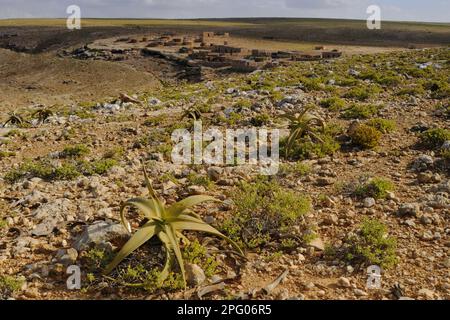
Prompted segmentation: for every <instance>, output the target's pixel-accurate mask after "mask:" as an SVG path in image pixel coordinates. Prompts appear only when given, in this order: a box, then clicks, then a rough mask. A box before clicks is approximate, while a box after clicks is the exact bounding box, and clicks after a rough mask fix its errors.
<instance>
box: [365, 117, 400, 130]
mask: <svg viewBox="0 0 450 320" xmlns="http://www.w3.org/2000/svg"><path fill="white" fill-rule="evenodd" d="M366 124H367V125H368V126H370V127H374V128H375V129H377V130H378V131H380V132H381V133H391V132H393V131H394V130H395V128H396V124H395V121H393V120H387V119H381V118H375V119H371V120H369V121H367V122H366Z"/></svg>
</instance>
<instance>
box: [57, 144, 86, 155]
mask: <svg viewBox="0 0 450 320" xmlns="http://www.w3.org/2000/svg"><path fill="white" fill-rule="evenodd" d="M89 152H90V150H89V148H88V147H87V146H86V145H84V144H77V145H75V146H68V147H65V148H64V150H63V151H62V152H61V157H62V158H77V157H83V156H86V155H88V154H89Z"/></svg>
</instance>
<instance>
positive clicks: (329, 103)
mask: <svg viewBox="0 0 450 320" xmlns="http://www.w3.org/2000/svg"><path fill="white" fill-rule="evenodd" d="M320 106H321V107H323V108H326V109H328V110H331V111H339V110H342V109H344V107H345V101H344V100H342V99H341V98H338V97H332V98H328V99H324V100H322V101H320Z"/></svg>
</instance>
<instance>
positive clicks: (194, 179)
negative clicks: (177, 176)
mask: <svg viewBox="0 0 450 320" xmlns="http://www.w3.org/2000/svg"><path fill="white" fill-rule="evenodd" d="M186 178H187V180H188V182H189V184H190V185H196V186H203V187H206V188H208V189H210V188H211V187H212V186H213V185H214V182H212V181H211V180H210V179H209V178H208V177H206V176H204V175H199V174H196V173H190V174H189V175H188V176H187V177H186Z"/></svg>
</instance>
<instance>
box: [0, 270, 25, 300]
mask: <svg viewBox="0 0 450 320" xmlns="http://www.w3.org/2000/svg"><path fill="white" fill-rule="evenodd" d="M23 284H24V280H22V279H19V278H16V277H12V276H7V275H0V299H7V298H9V297H10V296H11V295H12V294H14V293H15V292H17V291H19V290H20V289H21V288H22V286H23Z"/></svg>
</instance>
